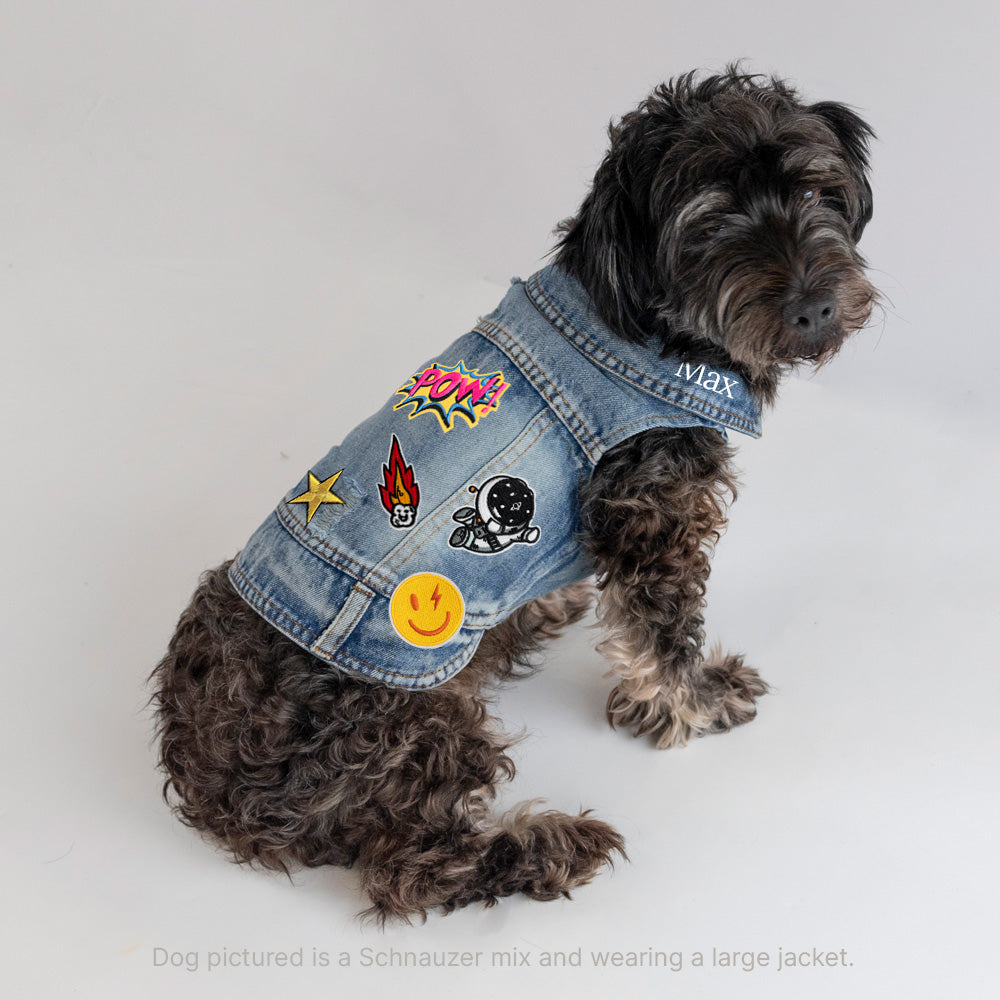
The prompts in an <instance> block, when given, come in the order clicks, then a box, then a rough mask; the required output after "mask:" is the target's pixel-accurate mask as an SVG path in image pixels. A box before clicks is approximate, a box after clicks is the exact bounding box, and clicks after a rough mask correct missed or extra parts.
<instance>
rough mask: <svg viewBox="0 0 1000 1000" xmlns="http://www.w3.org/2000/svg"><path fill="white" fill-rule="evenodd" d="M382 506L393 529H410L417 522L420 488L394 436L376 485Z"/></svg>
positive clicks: (411, 467)
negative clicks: (380, 476) (387, 462)
mask: <svg viewBox="0 0 1000 1000" xmlns="http://www.w3.org/2000/svg"><path fill="white" fill-rule="evenodd" d="M378 495H379V498H380V499H381V501H382V506H383V507H385V509H386V510H387V511H388V513H389V523H390V524H391V525H392V526H393V527H394V528H402V529H405V528H412V527H413V525H414V524H415V523H416V520H417V505H418V504H419V503H420V487H419V486H418V485H417V480H416V478H415V477H414V475H413V466H412V465H407V464H406V461H405V460H404V458H403V452H402V451H401V450H400V447H399V441H398V440H397V438H396V435H395V434H393V436H392V446H391V447H390V448H389V464H388V465H383V466H382V482H381V483H379V484H378Z"/></svg>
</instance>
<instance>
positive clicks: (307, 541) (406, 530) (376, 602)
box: [230, 266, 760, 688]
mask: <svg viewBox="0 0 1000 1000" xmlns="http://www.w3.org/2000/svg"><path fill="white" fill-rule="evenodd" d="M653 427H712V428H715V429H716V430H718V431H720V432H721V433H722V434H723V435H725V433H726V430H727V429H731V430H736V431H740V432H741V433H744V434H750V435H753V436H755V437H758V436H759V435H760V413H759V409H758V407H757V405H756V403H755V402H754V400H753V398H752V397H751V395H750V393H749V392H748V390H747V388H746V386H745V385H744V383H743V381H742V380H741V379H740V378H738V377H737V376H736V375H735V374H733V372H731V371H725V370H720V369H713V368H711V367H709V366H707V365H701V364H697V363H694V362H680V361H678V360H677V359H673V360H671V359H670V358H660V357H658V355H657V354H656V352H655V351H654V350H652V349H650V348H644V347H641V346H638V345H634V344H629V343H626V342H624V341H622V340H621V339H620V338H618V337H616V336H615V335H614V334H613V333H612V332H611V331H610V330H609V329H608V328H607V326H605V324H604V323H603V322H601V321H600V320H599V319H598V318H597V316H596V314H595V312H594V309H593V306H592V304H591V302H590V299H589V297H588V296H587V294H586V292H585V291H584V290H583V288H582V286H581V285H580V284H579V283H578V282H577V281H576V280H575V279H574V278H571V277H570V276H568V275H567V274H566V273H564V272H563V271H561V270H559V269H558V268H557V267H555V266H549V267H546V268H544V269H543V270H541V271H539V272H538V273H536V274H534V275H533V276H532V277H531V278H529V279H528V280H527V281H521V280H520V279H516V278H515V279H514V280H513V281H512V282H511V287H510V289H509V290H508V292H507V294H506V296H505V297H504V299H503V301H502V302H501V303H500V305H499V306H498V307H497V309H496V310H495V311H494V312H492V313H490V315H488V316H486V317H484V318H483V319H481V320H480V321H479V323H478V324H477V325H476V326H475V328H474V329H473V330H472V331H471V332H470V333H467V334H465V336H463V337H460V338H459V339H458V340H456V341H455V342H454V343H453V344H452V345H451V346H450V347H448V348H447V349H446V350H445V351H444V352H442V353H441V354H440V355H438V356H437V357H436V358H434V359H433V360H431V361H429V362H427V364H425V365H422V366H421V367H420V368H419V369H418V370H417V371H416V372H414V373H413V374H412V375H411V376H409V377H408V378H406V379H404V380H403V381H402V382H401V383H400V387H399V389H398V390H397V392H396V393H395V395H394V396H393V397H392V398H390V399H389V400H388V401H387V402H386V403H385V405H384V406H383V407H382V408H381V409H380V410H379V411H378V412H377V413H375V414H374V415H373V416H371V417H370V418H369V419H368V420H366V421H365V422H364V423H362V424H360V425H359V426H358V427H356V428H355V429H354V430H352V431H351V432H350V433H349V434H348V435H347V437H346V438H345V439H344V442H343V443H342V444H340V445H337V446H336V447H334V448H332V449H331V450H330V451H329V452H328V453H327V454H326V455H325V456H324V457H323V458H321V459H320V460H319V461H318V462H317V463H316V464H315V465H314V466H313V467H312V468H311V469H310V470H309V471H308V473H307V475H306V476H304V477H303V478H302V479H301V480H300V481H299V482H298V484H297V485H296V486H295V487H294V488H293V489H292V490H290V491H289V492H288V494H286V496H285V497H284V499H283V500H282V501H281V502H280V503H279V504H278V506H277V508H276V509H275V510H274V511H273V512H272V513H271V514H270V516H269V517H268V518H267V520H266V521H265V522H264V523H263V524H262V525H261V526H260V528H258V529H257V531H256V532H255V534H254V535H253V536H252V537H251V539H250V541H249V542H248V543H247V545H246V547H245V548H244V549H243V551H242V552H241V553H240V554H239V556H238V557H237V559H236V560H235V561H234V562H233V564H232V566H231V568H230V580H231V582H232V584H233V586H234V587H235V588H236V590H237V591H238V592H239V593H240V594H241V595H242V597H243V598H244V599H245V600H246V601H247V603H248V604H250V606H251V607H253V608H254V609H255V610H256V611H257V612H259V613H260V614H261V615H262V616H263V617H264V618H266V619H267V621H268V622H270V623H271V625H273V626H274V627H275V628H276V629H278V630H279V631H280V632H282V633H284V634H285V635H286V636H288V638H290V639H292V640H293V641H294V642H296V643H298V645H300V646H301V647H302V648H303V649H305V650H308V651H309V652H310V653H312V654H313V655H314V656H316V657H317V658H318V659H320V660H321V661H327V662H329V663H331V664H333V665H334V666H336V667H337V668H339V669H341V670H343V671H346V672H348V673H351V674H354V675H360V676H362V677H364V678H368V679H371V680H376V681H383V682H385V683H387V684H391V685H394V686H397V687H402V688H425V687H434V686H435V685H438V684H441V683H443V682H444V681H446V680H447V679H448V678H449V677H451V676H453V675H454V674H455V673H457V672H458V671H459V670H461V668H462V667H463V666H465V664H466V663H468V662H469V660H470V659H471V657H472V654H473V653H474V652H475V650H476V647H477V645H478V644H479V640H480V639H481V638H482V635H483V632H484V630H485V629H489V628H492V627H493V626H495V625H497V624H498V623H499V622H501V621H503V619H504V618H505V617H507V616H508V615H509V614H510V613H511V612H512V611H514V610H515V609H516V608H518V607H519V606H520V605H522V604H525V603H526V602H528V601H531V600H532V599H533V598H536V597H539V596H541V595H543V594H547V593H549V592H550V591H552V590H555V589H557V588H558V587H562V586H564V585H565V584H568V583H572V582H574V581H577V580H581V579H583V578H585V577H587V576H589V575H590V574H591V572H592V566H591V564H590V562H589V560H588V558H587V556H586V554H585V553H584V551H583V549H582V547H581V545H580V542H579V527H580V525H579V514H578V510H577V507H578V502H577V493H578V490H579V488H580V485H581V484H582V483H584V482H585V481H586V480H587V479H588V477H589V476H590V474H591V472H592V471H593V469H594V466H595V465H596V464H597V461H598V460H599V459H600V457H601V456H602V455H603V454H604V453H605V452H606V451H607V450H608V449H609V448H611V447H613V446H614V445H616V444H618V443H619V442H621V441H624V440H626V439H627V438H630V437H632V436H633V435H635V434H639V433H640V432H642V431H645V430H649V429H650V428H653Z"/></svg>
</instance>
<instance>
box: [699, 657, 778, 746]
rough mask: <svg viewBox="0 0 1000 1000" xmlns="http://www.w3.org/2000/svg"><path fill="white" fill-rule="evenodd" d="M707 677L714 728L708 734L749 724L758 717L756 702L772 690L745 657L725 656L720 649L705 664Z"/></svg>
mask: <svg viewBox="0 0 1000 1000" xmlns="http://www.w3.org/2000/svg"><path fill="white" fill-rule="evenodd" d="M704 677H705V686H706V689H707V690H708V691H710V692H711V694H712V711H711V714H712V724H711V726H710V727H709V728H708V729H707V730H705V732H713V733H725V732H728V731H729V730H730V729H734V728H735V727H736V726H742V725H743V723H745V722H749V721H750V720H751V719H753V718H754V717H755V716H756V715H757V699H758V698H760V697H762V696H763V695H765V694H767V692H768V691H769V690H770V688H769V687H768V685H767V682H766V681H764V680H763V679H762V678H761V676H760V674H758V673H757V671H756V670H754V668H753V667H748V666H747V665H746V664H745V663H744V662H743V657H742V656H736V655H733V654H731V653H730V654H726V655H723V654H722V652H721V650H717V649H716V650H713V651H712V653H711V655H710V657H709V659H708V661H707V662H706V663H705V673H704ZM699 735H701V734H699Z"/></svg>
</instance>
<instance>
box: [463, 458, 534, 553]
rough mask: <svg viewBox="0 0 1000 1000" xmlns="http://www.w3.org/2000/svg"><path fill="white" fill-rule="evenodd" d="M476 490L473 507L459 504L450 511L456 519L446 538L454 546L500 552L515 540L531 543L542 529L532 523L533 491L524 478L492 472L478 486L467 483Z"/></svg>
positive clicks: (472, 550) (474, 491) (478, 551)
mask: <svg viewBox="0 0 1000 1000" xmlns="http://www.w3.org/2000/svg"><path fill="white" fill-rule="evenodd" d="M469 492H470V493H475V494H476V501H475V506H474V507H459V509H458V510H456V511H455V513H454V514H452V520H453V521H458V523H459V527H457V528H456V529H455V530H454V531H453V532H452V533H451V538H449V539H448V544H449V545H450V546H451V547H452V548H453V549H468V551H469V552H477V553H479V554H480V555H484V556H488V555H493V554H494V553H497V552H503V550H504V549H507V548H509V547H510V546H511V545H513V544H514V543H515V542H524V543H526V544H528V545H534V544H535V542H537V541H538V536H539V535H540V534H541V531H540V530H539V529H538V528H537V527H536V526H535V525H533V524H532V523H531V519H532V517H534V515H535V494H534V493H533V492H532V489H531V487H530V486H529V485H528V484H527V483H526V482H525V481H524V480H523V479H516V478H514V477H513V476H494V477H493V478H492V479H487V480H486V482H484V483H483V484H482V485H481V486H470V487H469Z"/></svg>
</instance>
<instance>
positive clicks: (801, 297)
mask: <svg viewBox="0 0 1000 1000" xmlns="http://www.w3.org/2000/svg"><path fill="white" fill-rule="evenodd" d="M610 135H611V148H610V150H609V151H608V154H607V156H606V157H605V159H604V162H603V163H602V164H601V166H600V168H599V169H598V171H597V175H596V176H595V178H594V185H593V188H592V189H591V191H590V193H589V194H588V196H587V198H586V199H585V201H584V203H583V205H582V207H581V209H580V212H579V214H578V215H577V216H576V217H574V218H572V219H569V220H567V221H566V222H564V223H562V224H561V226H560V233H561V236H560V242H559V246H558V247H557V251H556V252H557V257H556V260H557V262H558V263H560V264H561V265H562V266H564V267H566V268H567V270H569V271H570V272H571V273H573V274H575V275H576V276H577V277H578V278H579V279H580V280H581V281H582V282H583V284H584V286H585V287H586V288H587V290H588V291H589V292H590V294H591V296H592V297H593V298H594V301H595V304H596V306H597V308H598V310H599V311H600V313H601V315H602V318H603V319H604V320H605V321H606V322H608V323H609V324H610V325H611V327H612V329H614V330H615V331H616V332H617V333H619V334H620V335H621V336H623V337H626V338H627V339H629V340H633V341H640V342H647V341H650V340H651V339H653V340H654V341H655V340H659V341H660V344H658V345H657V346H661V347H662V349H663V351H664V353H671V354H680V355H681V356H701V357H703V358H704V357H706V356H707V357H709V358H712V359H713V360H716V361H719V362H722V363H726V362H728V363H731V364H733V365H734V366H735V367H736V368H738V369H740V370H742V371H743V372H744V373H746V374H747V375H748V377H749V378H750V379H751V380H752V381H754V382H755V383H756V384H757V385H758V386H759V387H760V388H761V390H762V391H763V392H764V393H765V395H769V394H770V392H771V391H773V386H774V384H775V383H776V379H777V377H778V375H779V374H780V372H781V371H782V370H784V369H786V368H788V367H790V366H792V365H794V364H796V363H799V362H803V361H809V362H814V363H817V364H818V363H822V362H823V361H825V360H826V359H827V358H829V357H830V356H832V355H833V354H834V353H835V352H836V350H837V349H838V348H839V347H840V345H841V344H842V343H843V341H844V339H845V338H846V337H847V336H848V335H849V334H851V333H853V332H854V331H856V330H858V329H860V328H861V327H862V326H864V325H865V323H866V322H867V321H868V318H869V315H870V313H871V309H872V305H873V303H874V301H875V294H876V293H875V290H874V288H873V287H872V285H871V284H870V283H869V282H868V280H867V278H866V277H865V274H864V266H865V262H864V260H863V259H862V258H861V256H860V255H859V253H858V251H857V246H856V244H857V241H858V239H859V238H860V236H861V233H862V232H863V230H864V228H865V226H866V224H867V223H868V221H869V219H870V218H871V215H872V192H871V187H870V185H869V183H868V177H867V173H868V142H869V140H870V139H871V138H873V136H874V133H873V132H872V130H871V128H869V126H868V125H867V124H866V123H865V122H864V121H862V119H861V118H859V117H858V116H857V115H856V114H855V113H854V112H853V111H851V110H850V109H848V108H847V107H845V106H844V105H842V104H836V103H833V102H824V103H820V104H812V105H806V104H803V103H802V102H801V101H800V100H799V99H798V97H797V95H796V94H795V92H794V91H793V90H792V89H791V88H790V87H789V86H788V85H787V84H785V83H784V82H782V81H781V80H778V79H774V78H771V79H765V78H763V77H759V76H751V75H747V74H744V73H742V72H740V70H739V68H738V67H736V66H732V67H730V68H729V69H728V70H727V72H726V73H724V74H721V75H718V76H711V77H707V78H704V79H701V80H698V79H697V78H696V77H695V75H694V74H693V73H691V74H687V75H685V76H683V77H680V78H679V79H677V80H674V81H670V82H669V83H665V84H663V85H661V86H660V87H657V88H656V90H654V91H653V93H652V94H651V95H650V96H649V97H648V98H647V99H646V100H645V101H643V102H642V104H640V105H639V107H638V108H637V109H636V110H634V111H632V112H629V113H628V114H627V115H625V117H624V118H622V120H621V121H620V122H618V123H617V124H615V125H612V126H611V128H610Z"/></svg>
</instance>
